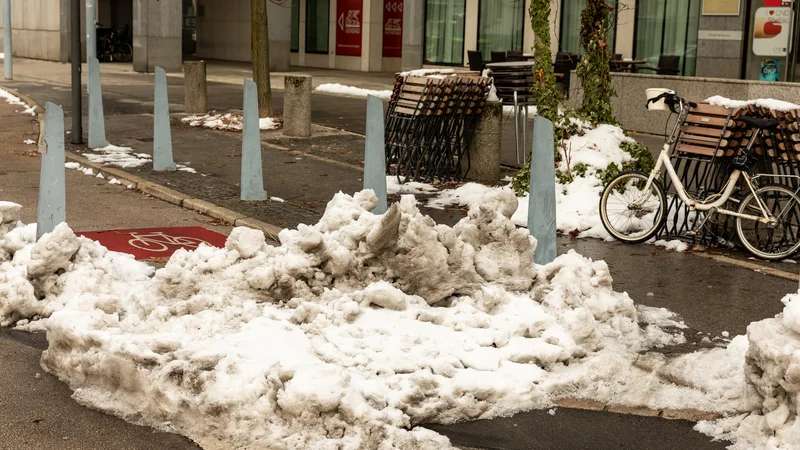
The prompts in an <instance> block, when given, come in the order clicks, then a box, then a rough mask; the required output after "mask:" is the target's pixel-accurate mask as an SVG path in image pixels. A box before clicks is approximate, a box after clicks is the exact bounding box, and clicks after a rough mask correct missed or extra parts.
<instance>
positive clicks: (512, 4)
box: [478, 0, 525, 61]
mask: <svg viewBox="0 0 800 450" xmlns="http://www.w3.org/2000/svg"><path fill="white" fill-rule="evenodd" d="M478 9H479V11H480V12H479V14H478V50H479V51H480V52H481V53H483V59H484V60H485V61H488V60H490V59H491V52H507V51H509V50H513V51H522V30H523V21H524V20H525V19H524V16H525V0H481V3H480V6H479V7H478Z"/></svg>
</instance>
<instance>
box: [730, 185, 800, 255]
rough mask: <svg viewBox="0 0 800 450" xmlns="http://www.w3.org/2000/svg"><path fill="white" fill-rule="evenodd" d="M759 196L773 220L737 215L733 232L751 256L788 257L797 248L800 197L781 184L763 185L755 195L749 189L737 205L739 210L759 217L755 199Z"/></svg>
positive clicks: (799, 235) (798, 246)
mask: <svg viewBox="0 0 800 450" xmlns="http://www.w3.org/2000/svg"><path fill="white" fill-rule="evenodd" d="M756 196H758V198H760V199H761V201H762V202H763V204H764V206H765V207H766V210H767V212H769V213H770V214H772V215H773V216H774V217H775V220H776V221H775V223H772V224H767V223H763V222H759V221H757V220H750V219H745V218H742V217H737V218H736V233H737V234H738V235H739V240H740V241H741V242H742V245H744V247H745V248H746V249H747V251H749V252H750V253H752V254H753V255H754V256H756V257H758V258H761V259H767V260H777V259H785V258H788V257H790V256H792V255H794V254H795V253H797V251H798V250H800V198H798V197H797V195H795V193H794V191H792V190H791V189H789V188H786V187H784V186H764V187H762V188H760V189H758V190H757V191H756V193H755V195H754V194H753V193H752V192H750V193H749V194H747V197H745V198H744V200H742V203H741V205H739V213H740V214H749V215H752V216H757V217H762V216H763V214H762V213H761V208H760V207H759V205H758V202H757V201H756Z"/></svg>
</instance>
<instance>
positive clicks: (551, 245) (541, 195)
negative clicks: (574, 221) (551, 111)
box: [528, 116, 558, 264]
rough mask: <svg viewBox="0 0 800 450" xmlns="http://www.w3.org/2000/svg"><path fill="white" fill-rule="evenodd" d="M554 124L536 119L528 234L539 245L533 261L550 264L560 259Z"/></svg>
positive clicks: (539, 118) (534, 119) (542, 119)
mask: <svg viewBox="0 0 800 450" xmlns="http://www.w3.org/2000/svg"><path fill="white" fill-rule="evenodd" d="M553 143H554V137H553V122H550V121H549V120H547V119H545V118H544V117H541V116H536V117H534V118H533V152H532V153H531V178H530V191H529V193H528V195H529V197H528V231H529V232H530V233H531V234H532V235H533V237H535V238H536V240H537V241H538V244H537V246H536V253H535V254H534V257H533V260H534V262H535V263H536V264H549V263H551V262H553V260H554V259H556V255H557V254H558V251H557V248H556V174H555V161H554V159H555V156H554V155H553V145H554V144H553Z"/></svg>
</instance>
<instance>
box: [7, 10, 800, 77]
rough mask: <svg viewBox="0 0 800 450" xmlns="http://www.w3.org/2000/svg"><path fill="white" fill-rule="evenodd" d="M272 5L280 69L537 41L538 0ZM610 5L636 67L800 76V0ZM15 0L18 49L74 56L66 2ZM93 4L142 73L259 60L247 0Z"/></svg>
mask: <svg viewBox="0 0 800 450" xmlns="http://www.w3.org/2000/svg"><path fill="white" fill-rule="evenodd" d="M264 1H265V2H267V7H268V15H269V38H270V66H271V68H272V69H273V70H288V68H289V67H290V66H296V67H319V68H330V69H343V70H353V71H366V72H394V71H398V70H401V69H403V70H406V69H414V68H419V67H423V66H456V67H458V66H467V65H468V57H467V52H469V51H480V52H481V54H482V55H483V58H484V60H489V59H490V58H491V52H493V51H509V50H512V51H522V52H529V51H530V49H531V48H532V45H533V34H532V32H531V29H530V15H529V7H530V0H264ZM607 1H608V3H609V5H610V6H611V8H612V10H613V15H614V17H615V18H614V21H613V26H612V27H611V30H610V32H609V39H608V42H609V44H610V46H611V48H612V49H613V53H615V54H617V55H619V57H622V58H631V59H634V60H639V61H644V62H643V63H641V65H640V66H646V67H652V68H655V67H657V66H658V63H659V59H660V57H661V56H670V55H671V56H676V57H678V59H679V61H678V66H677V69H678V73H679V74H680V75H682V76H699V77H714V78H735V79H747V80H763V81H791V82H794V81H797V82H800V70H797V69H796V67H797V65H798V64H797V63H798V62H800V48H798V47H799V46H798V45H795V44H796V43H798V42H800V22H799V20H800V14H798V12H800V0H798V1H797V2H795V1H793V0H607ZM11 2H12V29H13V30H12V31H13V33H12V35H13V44H14V45H13V48H14V51H13V53H14V54H15V55H17V56H23V57H29V58H38V59H48V60H55V61H63V62H66V61H69V59H70V55H69V36H70V29H69V14H68V11H69V6H70V0H11ZM85 2H96V10H97V18H96V20H97V22H98V23H100V24H102V26H104V27H113V28H116V29H118V30H124V32H125V33H126V34H127V35H128V36H129V38H130V40H131V42H132V45H133V48H134V58H133V63H134V69H135V70H138V71H145V72H150V71H152V70H153V68H154V67H155V65H160V66H162V67H164V68H166V69H167V70H180V67H181V62H182V59H183V58H184V57H186V56H192V57H199V58H205V59H217V60H228V61H245V62H246V61H250V60H251V50H250V0H84V1H82V3H85ZM585 5H586V0H551V14H550V23H551V45H552V48H551V50H552V51H553V52H554V53H555V52H559V51H561V52H568V53H575V54H579V53H580V52H581V50H580V46H579V43H578V34H579V30H580V13H581V11H582V10H583V8H584V7H585ZM0 14H1V12H0ZM81 16H82V17H84V16H85V14H83V12H82V14H81ZM1 23H2V22H0V24H1ZM81 27H82V28H81V38H82V39H83V37H84V36H85V32H84V28H83V27H85V24H83V23H82V25H81ZM1 40H2V33H0V43H1Z"/></svg>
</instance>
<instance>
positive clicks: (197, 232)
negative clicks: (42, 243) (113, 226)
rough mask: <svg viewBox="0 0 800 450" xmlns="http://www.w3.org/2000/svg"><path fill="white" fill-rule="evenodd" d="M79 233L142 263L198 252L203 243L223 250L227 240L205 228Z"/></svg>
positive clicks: (137, 229)
mask: <svg viewBox="0 0 800 450" xmlns="http://www.w3.org/2000/svg"><path fill="white" fill-rule="evenodd" d="M75 234H77V235H78V236H84V237H87V238H89V239H93V240H95V241H98V242H100V244H102V245H103V246H104V247H106V248H107V249H109V250H111V251H115V252H122V253H128V254H131V255H133V256H134V257H135V258H136V259H138V260H143V259H152V258H158V259H162V258H169V257H170V256H172V254H173V253H175V252H176V251H177V250H178V249H181V248H183V249H186V250H194V249H196V248H197V247H198V246H199V245H201V244H202V243H205V244H208V245H211V246H214V247H219V248H222V247H224V246H225V240H226V239H227V236H225V235H224V234H220V233H217V232H215V231H211V230H207V229H205V228H203V227H170V228H132V229H127V230H106V231H80V232H76V233H75Z"/></svg>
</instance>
